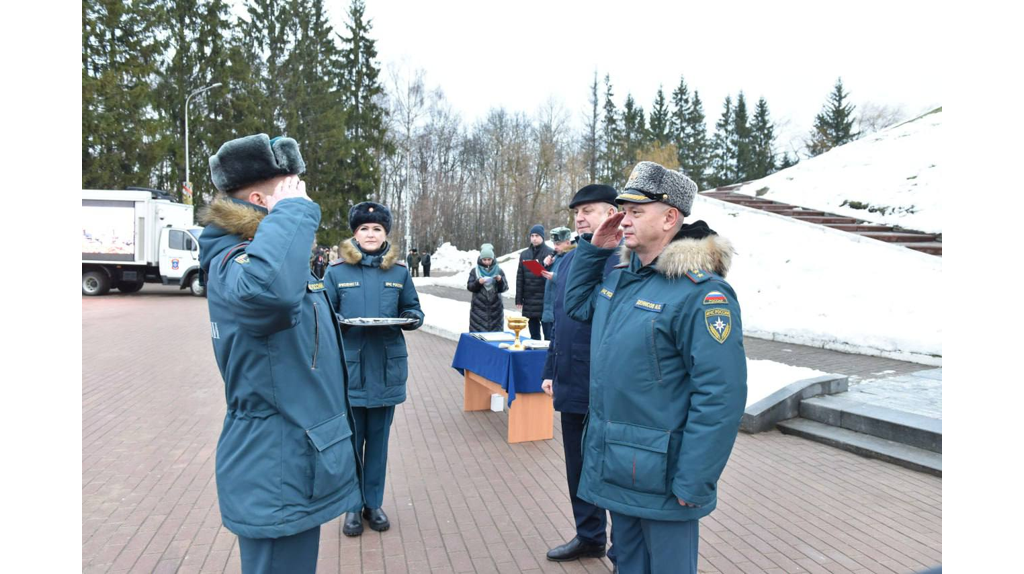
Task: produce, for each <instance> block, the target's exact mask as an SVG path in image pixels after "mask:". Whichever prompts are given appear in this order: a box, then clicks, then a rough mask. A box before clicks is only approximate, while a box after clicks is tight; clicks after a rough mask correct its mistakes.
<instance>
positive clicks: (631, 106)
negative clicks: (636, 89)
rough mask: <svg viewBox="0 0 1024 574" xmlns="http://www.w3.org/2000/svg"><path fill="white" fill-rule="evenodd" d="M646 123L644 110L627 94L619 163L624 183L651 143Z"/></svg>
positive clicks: (623, 112) (623, 107) (623, 108)
mask: <svg viewBox="0 0 1024 574" xmlns="http://www.w3.org/2000/svg"><path fill="white" fill-rule="evenodd" d="M646 123H647V122H646V121H645V116H644V109H643V108H642V107H640V106H638V105H637V104H636V101H635V100H633V96H632V94H626V103H625V104H624V105H623V106H622V144H621V145H622V153H621V155H620V156H619V162H618V167H619V170H620V172H621V173H622V175H621V180H622V181H625V180H626V179H627V178H628V177H629V172H630V171H631V170H632V169H633V166H634V165H636V162H637V159H636V158H637V156H638V155H639V153H640V150H642V149H644V148H645V147H646V146H647V145H648V143H649V142H650V137H649V136H648V132H647V125H646Z"/></svg>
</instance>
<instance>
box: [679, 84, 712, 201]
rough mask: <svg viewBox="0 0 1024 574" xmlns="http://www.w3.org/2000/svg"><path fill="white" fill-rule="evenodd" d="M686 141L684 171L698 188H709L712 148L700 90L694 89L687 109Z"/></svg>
mask: <svg viewBox="0 0 1024 574" xmlns="http://www.w3.org/2000/svg"><path fill="white" fill-rule="evenodd" d="M685 121H686V124H685V125H686V131H685V133H686V141H687V153H686V156H685V157H684V159H685V163H681V164H680V165H681V166H682V169H683V172H684V173H686V174H687V175H689V176H690V178H691V179H693V181H694V183H696V184H697V188H698V189H707V188H708V187H709V186H708V170H709V168H710V165H711V158H710V154H711V150H710V145H709V144H708V127H707V124H705V123H704V122H705V117H704V104H703V103H702V102H701V101H700V92H698V91H697V90H694V91H693V98H692V99H691V100H690V105H689V106H688V107H687V109H686V114H685Z"/></svg>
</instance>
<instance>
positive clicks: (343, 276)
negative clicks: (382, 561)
mask: <svg viewBox="0 0 1024 574" xmlns="http://www.w3.org/2000/svg"><path fill="white" fill-rule="evenodd" d="M348 222H349V227H351V228H352V232H353V233H354V236H353V237H352V239H349V240H346V241H344V242H342V244H341V246H340V247H339V249H338V251H339V253H340V256H341V257H340V259H339V260H338V261H336V262H334V263H333V264H331V266H330V267H329V268H328V270H327V277H326V279H325V283H327V285H328V289H329V290H330V291H332V293H333V294H334V295H335V297H334V310H335V311H336V312H337V313H338V315H339V316H340V317H341V318H342V319H355V318H392V317H400V318H406V319H412V320H413V321H412V323H410V324H407V325H403V326H401V328H399V327H394V326H366V327H363V326H353V327H349V326H346V327H345V328H344V333H343V337H344V340H345V348H346V349H347V350H348V354H347V355H346V358H347V363H348V376H349V379H350V381H351V383H350V384H349V391H348V398H349V401H350V402H351V403H352V414H353V422H354V428H355V435H356V455H357V456H359V460H360V461H361V462H362V465H363V484H362V486H363V509H362V510H363V511H362V516H360V513H358V512H350V513H348V515H347V516H346V517H345V523H344V525H343V527H342V532H343V533H344V534H345V535H346V536H359V535H360V534H362V532H363V522H362V519H363V518H365V519H366V521H367V523H368V524H369V525H370V528H371V529H373V530H376V531H378V532H382V531H384V530H387V529H388V528H390V526H391V523H390V521H389V520H388V517H387V514H385V513H384V510H383V508H381V506H382V505H383V502H384V476H385V473H386V471H387V459H388V438H389V437H390V434H391V422H392V421H393V420H394V416H395V405H398V404H401V403H403V402H405V396H406V393H405V383H406V379H407V377H408V375H409V352H408V351H407V349H406V346H405V336H404V335H403V334H402V330H403V329H404V330H413V329H418V328H419V327H420V326H421V325H423V311H422V310H421V309H420V301H419V296H418V295H417V294H416V287H415V286H413V283H412V278H411V277H410V276H409V270H408V269H406V268H405V266H404V265H403V264H402V262H401V260H400V254H399V252H398V250H397V249H394V248H392V246H391V245H390V244H389V243H388V241H387V234H388V232H390V231H391V211H390V210H389V209H388V208H387V207H385V206H383V205H381V204H379V203H373V202H370V201H367V202H363V203H360V204H358V205H355V206H353V207H352V209H351V210H349V213H348Z"/></svg>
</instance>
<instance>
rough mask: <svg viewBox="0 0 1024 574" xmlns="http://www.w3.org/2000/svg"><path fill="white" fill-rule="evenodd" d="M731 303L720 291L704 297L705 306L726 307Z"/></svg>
mask: <svg viewBox="0 0 1024 574" xmlns="http://www.w3.org/2000/svg"><path fill="white" fill-rule="evenodd" d="M728 303H729V302H728V301H727V300H726V299H725V295H723V294H722V293H721V292H720V291H712V292H710V293H708V294H707V295H705V296H704V304H705V305H726V304H728Z"/></svg>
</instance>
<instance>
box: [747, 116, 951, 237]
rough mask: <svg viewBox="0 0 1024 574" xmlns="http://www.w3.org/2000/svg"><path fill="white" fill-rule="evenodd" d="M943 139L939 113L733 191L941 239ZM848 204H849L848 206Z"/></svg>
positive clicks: (907, 123)
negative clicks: (856, 206)
mask: <svg viewBox="0 0 1024 574" xmlns="http://www.w3.org/2000/svg"><path fill="white" fill-rule="evenodd" d="M942 135H943V131H942V111H941V108H939V111H936V112H932V113H930V114H926V115H924V116H921V117H919V118H917V119H914V120H911V121H909V122H906V123H903V124H900V125H896V126H894V127H891V128H888V129H885V130H882V131H880V132H877V133H874V134H871V135H869V136H866V137H864V138H863V139H859V140H857V141H854V142H851V143H848V144H846V145H844V146H840V147H838V148H835V149H833V150H830V151H828V152H827V153H824V154H822V155H820V156H818V157H815V158H811V159H805V160H803V161H801V162H800V163H798V164H797V165H795V166H793V167H791V168H788V169H784V170H782V171H779V172H775V173H773V174H771V175H769V176H768V177H765V178H762V179H759V180H756V181H752V182H748V183H746V184H744V185H743V187H741V188H739V189H737V190H735V191H737V192H738V193H744V194H747V195H761V196H762V197H764V198H765V199H773V200H776V201H781V202H783V203H789V204H793V205H800V206H803V207H810V208H814V209H818V210H821V211H826V212H829V213H838V214H841V215H846V216H849V217H856V218H858V219H864V220H867V221H872V222H877V223H883V224H887V225H898V226H900V227H904V228H906V229H912V230H917V231H925V232H929V233H942V198H941V195H942V194H941V189H942V188H941V186H942V185H943V181H942V179H941V178H942V171H941V167H939V165H940V161H939V158H940V156H941V154H942V144H943V141H944V140H943V138H942ZM844 201H845V202H848V203H847V205H845V206H844V205H842V204H843V202H844ZM849 202H858V203H859V204H861V205H862V206H863V208H861V209H856V208H855V207H851V206H850V205H849ZM871 209H875V210H876V211H874V212H872V211H870V210H871ZM880 210H884V212H883V211H880Z"/></svg>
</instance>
